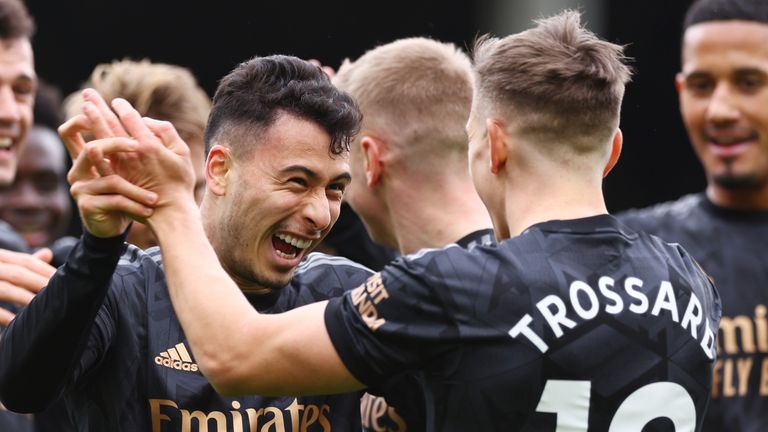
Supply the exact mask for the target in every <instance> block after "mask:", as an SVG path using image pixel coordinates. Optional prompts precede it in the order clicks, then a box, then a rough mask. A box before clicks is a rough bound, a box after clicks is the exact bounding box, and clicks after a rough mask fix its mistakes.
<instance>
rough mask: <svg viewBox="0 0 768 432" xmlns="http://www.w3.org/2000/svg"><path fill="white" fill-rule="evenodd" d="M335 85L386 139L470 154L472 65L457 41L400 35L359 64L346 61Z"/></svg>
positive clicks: (431, 149) (428, 149) (429, 149)
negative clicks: (355, 104) (468, 132)
mask: <svg viewBox="0 0 768 432" xmlns="http://www.w3.org/2000/svg"><path fill="white" fill-rule="evenodd" d="M334 84H336V85H337V86H338V87H339V88H340V89H342V90H345V91H347V92H348V93H349V94H350V95H352V97H354V98H355V100H356V101H357V103H358V105H359V106H360V110H361V111H362V112H363V127H364V128H366V127H372V128H373V129H375V130H376V131H377V132H378V133H384V134H388V135H389V136H386V137H382V138H386V139H387V140H388V141H390V142H392V143H393V144H394V145H401V146H411V145H412V144H419V145H418V146H417V147H423V149H416V150H417V151H420V150H424V151H425V152H430V153H431V154H433V155H435V154H437V155H443V154H445V152H451V151H453V152H460V153H461V154H462V156H463V157H466V151H467V135H466V131H465V129H464V126H465V124H466V122H467V118H468V117H469V110H470V107H471V104H472V65H471V61H470V59H469V56H468V55H467V54H465V53H464V52H463V51H461V50H460V49H459V48H457V47H456V46H455V45H453V44H451V43H445V42H439V41H436V40H432V39H428V38H424V37H412V38H404V39H398V40H396V41H393V42H390V43H387V44H384V45H380V46H378V47H376V48H373V49H371V50H369V51H368V52H366V53H365V54H363V55H362V56H361V57H360V58H359V59H357V60H355V61H354V62H352V61H350V60H348V59H347V60H345V61H344V62H343V64H342V65H341V67H339V70H338V73H337V74H336V76H335V77H334ZM421 144H424V145H421ZM438 147H439V148H438ZM405 150H406V151H407V150H409V149H407V148H406V149H405ZM436 152H439V153H436Z"/></svg>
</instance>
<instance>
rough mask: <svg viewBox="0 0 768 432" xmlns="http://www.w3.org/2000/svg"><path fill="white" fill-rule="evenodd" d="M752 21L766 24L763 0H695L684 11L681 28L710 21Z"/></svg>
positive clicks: (766, 8) (766, 7) (766, 9)
mask: <svg viewBox="0 0 768 432" xmlns="http://www.w3.org/2000/svg"><path fill="white" fill-rule="evenodd" d="M730 20H739V21H752V22H757V23H760V24H768V2H766V1H765V0H695V1H694V2H693V3H691V5H690V7H688V10H687V11H686V13H685V19H684V20H683V30H687V29H688V27H690V26H692V25H696V24H700V23H704V22H710V21H730Z"/></svg>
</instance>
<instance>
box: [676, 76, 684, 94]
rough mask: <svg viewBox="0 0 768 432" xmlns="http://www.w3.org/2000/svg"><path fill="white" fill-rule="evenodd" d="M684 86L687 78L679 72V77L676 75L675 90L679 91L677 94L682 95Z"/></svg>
mask: <svg viewBox="0 0 768 432" xmlns="http://www.w3.org/2000/svg"><path fill="white" fill-rule="evenodd" d="M684 85H685V77H684V76H683V73H682V72H678V73H677V75H675V90H677V93H680V91H681V90H683V86H684Z"/></svg>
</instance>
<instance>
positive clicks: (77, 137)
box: [58, 114, 91, 161]
mask: <svg viewBox="0 0 768 432" xmlns="http://www.w3.org/2000/svg"><path fill="white" fill-rule="evenodd" d="M89 130H91V121H90V120H89V119H88V116H87V115H85V114H78V115H76V116H74V117H72V118H71V119H69V120H67V121H66V122H64V123H63V124H62V125H61V126H59V129H58V131H59V136H60V137H61V140H62V141H64V146H65V147H66V148H67V152H68V153H69V157H70V158H72V160H73V161H74V160H75V159H77V156H78V155H79V154H80V152H81V151H82V150H83V147H85V140H84V139H83V135H82V132H84V131H89Z"/></svg>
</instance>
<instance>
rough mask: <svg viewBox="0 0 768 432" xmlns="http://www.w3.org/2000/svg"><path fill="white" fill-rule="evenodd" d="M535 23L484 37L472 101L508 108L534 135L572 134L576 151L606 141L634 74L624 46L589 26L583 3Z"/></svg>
mask: <svg viewBox="0 0 768 432" xmlns="http://www.w3.org/2000/svg"><path fill="white" fill-rule="evenodd" d="M536 24H537V25H536V27H534V28H531V29H529V30H526V31H524V32H521V33H517V34H514V35H510V36H507V37H505V38H503V39H498V38H494V37H490V36H487V35H486V36H481V37H480V38H478V40H477V41H476V43H475V47H474V50H473V59H474V71H475V90H476V94H475V105H474V107H473V109H475V110H476V111H478V113H479V114H481V115H488V114H489V113H494V114H497V115H502V116H504V118H505V119H506V120H507V121H509V123H510V125H513V126H514V127H515V128H516V130H517V131H518V132H519V133H520V134H521V135H522V136H525V137H527V138H530V139H532V140H533V141H536V142H539V143H548V142H549V143H551V144H552V145H554V144H556V143H557V142H559V141H565V142H568V143H570V144H571V145H570V146H568V150H570V153H574V154H581V153H592V152H594V151H595V150H598V149H602V148H603V145H604V144H605V143H606V142H608V141H610V139H611V138H612V137H613V134H614V132H615V130H616V128H617V127H618V123H619V114H620V111H621V101H622V98H623V96H624V88H625V85H626V83H627V82H629V80H630V77H631V74H632V72H631V69H630V68H629V67H628V66H627V65H626V64H625V62H626V61H627V58H626V57H625V56H624V53H623V51H624V48H623V47H622V46H619V45H616V44H612V43H610V42H607V41H603V40H600V39H599V38H598V37H597V36H596V35H595V34H594V33H592V32H591V31H589V30H587V29H586V28H584V27H583V26H582V25H581V17H580V14H579V13H578V12H577V11H573V10H565V11H563V12H561V13H559V14H557V15H554V16H552V17H549V18H544V19H540V20H537V21H536ZM508 126H509V125H508ZM561 148H562V146H561Z"/></svg>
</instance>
